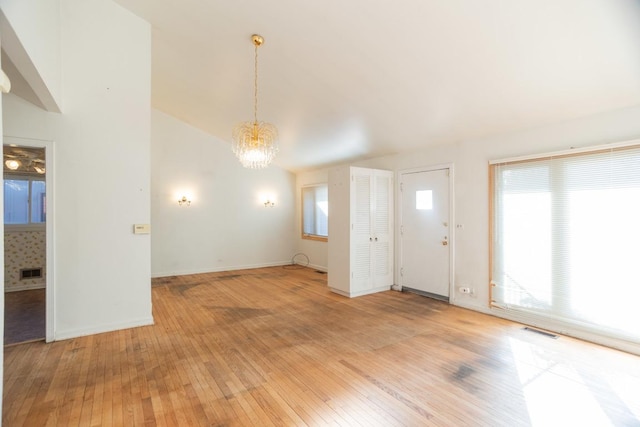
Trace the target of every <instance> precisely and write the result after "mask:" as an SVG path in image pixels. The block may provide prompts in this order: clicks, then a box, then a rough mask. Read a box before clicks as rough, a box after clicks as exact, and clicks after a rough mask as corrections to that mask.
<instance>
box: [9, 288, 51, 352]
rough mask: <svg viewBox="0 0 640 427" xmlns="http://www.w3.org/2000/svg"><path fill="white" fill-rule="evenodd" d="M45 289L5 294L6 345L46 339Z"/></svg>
mask: <svg viewBox="0 0 640 427" xmlns="http://www.w3.org/2000/svg"><path fill="white" fill-rule="evenodd" d="M44 338H45V290H44V289H32V290H28V291H18V292H7V293H5V294H4V345H11V344H19V343H23V342H30V341H37V340H44Z"/></svg>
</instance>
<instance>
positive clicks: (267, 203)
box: [264, 199, 276, 208]
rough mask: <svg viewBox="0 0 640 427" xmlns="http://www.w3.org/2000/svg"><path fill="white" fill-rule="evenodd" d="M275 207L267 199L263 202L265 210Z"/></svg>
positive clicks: (273, 203) (274, 203)
mask: <svg viewBox="0 0 640 427" xmlns="http://www.w3.org/2000/svg"><path fill="white" fill-rule="evenodd" d="M275 205H276V202H272V201H271V200H269V199H267V200H266V201H265V202H264V207H265V208H272V207H274V206H275Z"/></svg>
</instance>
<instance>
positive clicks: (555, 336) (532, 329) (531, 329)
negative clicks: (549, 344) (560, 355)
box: [522, 326, 558, 340]
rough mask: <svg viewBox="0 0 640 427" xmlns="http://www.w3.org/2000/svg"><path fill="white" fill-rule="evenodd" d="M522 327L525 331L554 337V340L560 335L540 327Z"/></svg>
mask: <svg viewBox="0 0 640 427" xmlns="http://www.w3.org/2000/svg"><path fill="white" fill-rule="evenodd" d="M522 329H524V330H525V331H529V332H535V333H536V334H540V335H544V336H545V337H548V338H553V339H554V340H555V339H556V338H558V336H557V335H554V334H552V333H551V332H546V331H541V330H540V329H534V328H530V327H528V326H525V327H524V328H522Z"/></svg>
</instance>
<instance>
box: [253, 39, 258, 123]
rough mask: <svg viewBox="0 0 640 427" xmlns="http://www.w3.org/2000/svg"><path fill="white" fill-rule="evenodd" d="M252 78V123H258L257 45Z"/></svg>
mask: <svg viewBox="0 0 640 427" xmlns="http://www.w3.org/2000/svg"><path fill="white" fill-rule="evenodd" d="M254 70H255V73H254V76H253V121H254V122H255V123H258V45H257V44H256V45H255V63H254Z"/></svg>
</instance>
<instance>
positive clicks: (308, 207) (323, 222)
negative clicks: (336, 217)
mask: <svg viewBox="0 0 640 427" xmlns="http://www.w3.org/2000/svg"><path fill="white" fill-rule="evenodd" d="M328 190H329V189H328V187H327V185H326V184H323V185H317V186H313V187H304V188H303V189H302V234H303V235H305V236H320V237H327V236H328V234H329V227H328V224H329V221H328V218H329V197H328V196H329V191H328Z"/></svg>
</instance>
